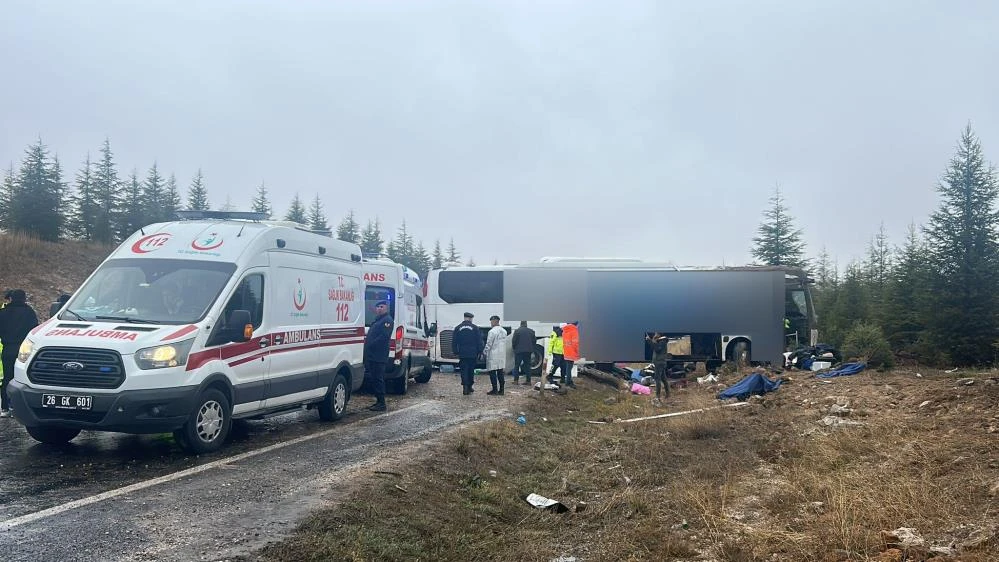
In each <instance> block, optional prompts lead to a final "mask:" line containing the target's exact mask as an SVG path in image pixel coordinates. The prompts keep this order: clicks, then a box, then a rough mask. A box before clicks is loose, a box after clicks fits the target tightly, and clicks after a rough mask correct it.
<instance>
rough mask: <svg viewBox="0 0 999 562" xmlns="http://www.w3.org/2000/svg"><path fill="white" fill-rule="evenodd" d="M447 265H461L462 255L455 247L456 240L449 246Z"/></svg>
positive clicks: (452, 239) (452, 240)
mask: <svg viewBox="0 0 999 562" xmlns="http://www.w3.org/2000/svg"><path fill="white" fill-rule="evenodd" d="M445 260H446V261H447V263H461V254H460V253H459V252H458V248H455V246H454V238H451V241H450V242H449V243H448V245H447V258H445Z"/></svg>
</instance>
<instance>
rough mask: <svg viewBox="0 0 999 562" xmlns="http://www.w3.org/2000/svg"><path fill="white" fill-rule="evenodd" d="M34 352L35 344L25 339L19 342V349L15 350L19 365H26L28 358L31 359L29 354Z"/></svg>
mask: <svg viewBox="0 0 999 562" xmlns="http://www.w3.org/2000/svg"><path fill="white" fill-rule="evenodd" d="M34 350H35V342H33V341H31V340H29V339H27V338H25V340H24V341H23V342H21V348H20V349H18V350H17V360H18V361H20V362H21V363H27V362H28V357H31V352H32V351H34Z"/></svg>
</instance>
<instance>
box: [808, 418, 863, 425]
mask: <svg viewBox="0 0 999 562" xmlns="http://www.w3.org/2000/svg"><path fill="white" fill-rule="evenodd" d="M819 423H820V424H822V425H826V426H843V425H864V423H863V422H859V421H853V420H844V419H843V418H839V417H836V416H826V417H824V418H822V419H821V420H819Z"/></svg>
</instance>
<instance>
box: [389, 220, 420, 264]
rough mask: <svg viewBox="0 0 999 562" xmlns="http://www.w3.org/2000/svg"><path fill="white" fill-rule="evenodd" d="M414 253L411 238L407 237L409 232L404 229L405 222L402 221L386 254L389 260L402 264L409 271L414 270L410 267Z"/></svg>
mask: <svg viewBox="0 0 999 562" xmlns="http://www.w3.org/2000/svg"><path fill="white" fill-rule="evenodd" d="M414 252H415V248H414V247H413V237H412V236H410V235H409V231H408V230H407V228H406V220H405V219H403V221H402V225H400V226H399V230H398V231H397V232H396V235H395V239H394V240H393V241H392V244H390V245H389V248H388V250H387V252H386V253H387V254H388V257H389V259H390V260H392V261H394V262H397V263H401V264H404V265H406V266H407V267H409V268H410V269H416V268H415V267H412V266H411V265H410V263H412V261H413V254H414Z"/></svg>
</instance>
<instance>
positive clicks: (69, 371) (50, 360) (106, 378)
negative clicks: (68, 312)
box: [28, 347, 125, 388]
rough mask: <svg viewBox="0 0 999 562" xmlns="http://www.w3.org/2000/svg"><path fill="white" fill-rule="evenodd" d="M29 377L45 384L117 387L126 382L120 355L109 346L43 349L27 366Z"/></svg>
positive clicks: (33, 380) (32, 380)
mask: <svg viewBox="0 0 999 562" xmlns="http://www.w3.org/2000/svg"><path fill="white" fill-rule="evenodd" d="M28 380H29V381H31V382H32V383H34V384H39V385H46V386H65V387H69V388H118V387H119V386H121V383H123V382H125V366H124V365H123V364H122V362H121V355H119V354H118V352H117V351H111V350H110V349H86V348H79V347H45V348H42V349H41V350H40V351H39V352H38V353H37V354H36V355H35V358H34V359H33V360H32V361H31V364H30V365H28Z"/></svg>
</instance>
